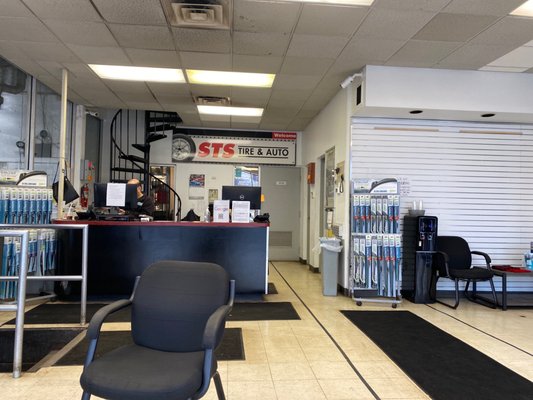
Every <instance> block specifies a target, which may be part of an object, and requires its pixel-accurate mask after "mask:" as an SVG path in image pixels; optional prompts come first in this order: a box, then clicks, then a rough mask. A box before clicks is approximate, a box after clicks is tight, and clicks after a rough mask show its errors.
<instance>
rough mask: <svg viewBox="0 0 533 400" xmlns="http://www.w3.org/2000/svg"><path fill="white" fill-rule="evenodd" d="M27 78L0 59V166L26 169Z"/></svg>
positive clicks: (24, 74) (23, 73)
mask: <svg viewBox="0 0 533 400" xmlns="http://www.w3.org/2000/svg"><path fill="white" fill-rule="evenodd" d="M29 81H30V79H29V77H28V75H27V74H26V73H25V72H23V71H21V70H20V69H18V68H17V67H15V66H14V65H12V64H10V63H9V62H8V61H6V60H4V59H3V58H1V57H0V143H2V146H0V167H1V168H4V169H26V148H27V143H26V139H27V138H26V136H27V132H28V113H29V105H28V102H29V96H28V87H29V83H28V82H29Z"/></svg>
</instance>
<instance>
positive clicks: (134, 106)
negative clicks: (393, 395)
mask: <svg viewBox="0 0 533 400" xmlns="http://www.w3.org/2000/svg"><path fill="white" fill-rule="evenodd" d="M126 106H127V107H126V108H129V109H130V110H141V111H144V110H152V111H164V110H163V107H162V106H161V104H159V103H158V102H156V101H154V102H153V103H152V102H148V103H145V102H142V101H128V102H127V103H126Z"/></svg>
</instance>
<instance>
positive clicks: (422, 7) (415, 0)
mask: <svg viewBox="0 0 533 400" xmlns="http://www.w3.org/2000/svg"><path fill="white" fill-rule="evenodd" d="M461 1H462V0H461ZM449 2H450V0H401V1H398V0H375V1H374V3H373V8H386V9H389V10H419V11H440V10H441V9H442V7H444V6H445V5H446V4H448V3H449Z"/></svg>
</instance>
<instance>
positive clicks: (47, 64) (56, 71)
mask: <svg viewBox="0 0 533 400" xmlns="http://www.w3.org/2000/svg"><path fill="white" fill-rule="evenodd" d="M37 64H39V65H40V66H41V67H43V69H45V70H46V71H47V72H48V73H49V74H50V75H52V76H54V77H55V78H58V79H61V77H62V70H63V66H62V65H61V64H60V63H58V62H56V61H38V62H37Z"/></svg>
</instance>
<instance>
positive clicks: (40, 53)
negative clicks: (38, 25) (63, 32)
mask: <svg viewBox="0 0 533 400" xmlns="http://www.w3.org/2000/svg"><path fill="white" fill-rule="evenodd" d="M19 45H20V47H21V49H22V51H24V52H25V53H26V54H27V55H28V56H29V57H31V58H33V59H34V60H38V61H57V62H79V59H78V58H77V57H76V55H75V54H74V53H73V52H72V51H70V49H69V48H67V47H66V46H65V45H63V44H61V43H36V42H19Z"/></svg>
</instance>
